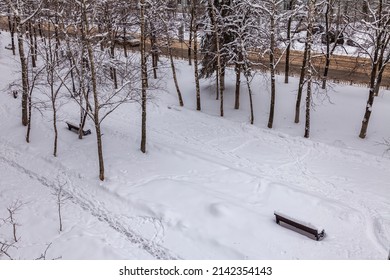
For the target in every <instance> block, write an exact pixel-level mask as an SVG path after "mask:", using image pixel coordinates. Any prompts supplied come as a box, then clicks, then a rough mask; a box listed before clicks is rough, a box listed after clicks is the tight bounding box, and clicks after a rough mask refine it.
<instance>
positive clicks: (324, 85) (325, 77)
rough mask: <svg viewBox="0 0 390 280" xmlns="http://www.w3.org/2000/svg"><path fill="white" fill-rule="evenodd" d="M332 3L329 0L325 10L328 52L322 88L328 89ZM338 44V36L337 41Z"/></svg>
mask: <svg viewBox="0 0 390 280" xmlns="http://www.w3.org/2000/svg"><path fill="white" fill-rule="evenodd" d="M329 14H330V3H329V0H328V1H327V2H326V11H325V36H326V54H325V69H324V76H323V78H322V89H326V80H327V79H328V73H329V66H330V38H329V35H330V34H329V31H330V30H329V29H330V28H329V27H330V22H329V17H330V15H329ZM335 44H337V38H336V42H335Z"/></svg>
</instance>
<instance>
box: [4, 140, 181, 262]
mask: <svg viewBox="0 0 390 280" xmlns="http://www.w3.org/2000/svg"><path fill="white" fill-rule="evenodd" d="M0 144H1V145H2V147H1V149H0V161H1V162H2V163H5V164H7V165H8V166H10V167H13V168H15V169H16V170H18V171H19V172H21V173H23V174H26V175H27V176H29V177H30V178H31V179H33V180H36V181H38V182H39V183H40V184H42V185H43V186H45V187H47V188H49V189H52V190H55V189H56V188H57V187H56V185H57V183H56V182H53V181H51V180H50V179H49V178H48V177H45V176H42V175H39V174H38V173H36V172H34V171H32V170H31V169H29V168H28V167H25V166H22V165H21V164H19V162H21V159H20V156H21V154H20V153H19V152H16V148H15V147H14V148H13V147H12V145H11V144H10V143H7V145H5V144H4V141H0ZM23 156H24V157H26V155H23ZM36 160H37V159H36V158H35V159H34V161H36ZM34 161H31V162H34ZM26 165H27V164H26ZM44 166H45V167H46V169H45V171H46V172H48V173H49V174H50V173H51V174H56V173H58V174H60V176H61V177H62V178H61V179H62V180H63V179H65V180H66V182H67V188H66V189H64V194H65V195H66V196H68V197H70V199H71V201H72V202H73V203H75V204H77V205H79V206H80V207H81V208H82V209H84V210H85V211H87V212H89V213H90V214H91V215H93V216H95V217H97V218H98V219H99V220H100V221H103V222H105V223H107V225H108V226H110V227H111V228H113V229H114V230H116V231H117V232H119V233H120V234H122V235H124V236H126V238H127V239H128V240H129V241H130V242H131V243H133V244H135V245H137V246H138V247H139V248H141V249H143V250H145V251H147V252H148V253H149V254H150V255H151V256H152V257H154V258H156V259H164V260H175V259H180V258H179V257H178V256H176V255H174V254H173V253H172V252H170V251H169V250H168V249H166V248H164V247H162V246H160V245H158V244H157V243H156V242H152V241H150V240H148V239H146V238H144V237H143V236H141V235H139V234H137V233H135V232H134V231H132V230H131V229H130V228H129V227H126V226H125V225H126V224H129V222H128V221H126V220H121V218H120V217H118V216H116V215H115V214H113V213H112V212H111V211H109V210H108V209H107V208H106V207H105V203H104V202H101V201H98V200H94V197H93V196H91V195H88V194H87V193H85V192H83V191H82V188H81V184H76V183H75V182H74V181H75V180H74V179H71V178H70V177H69V176H68V175H66V174H70V173H71V172H72V171H71V170H67V168H66V167H64V166H61V168H60V172H58V170H53V168H51V167H50V165H48V164H47V163H46V164H44ZM30 167H31V166H30ZM64 177H65V178H64ZM73 178H75V176H74V177H73ZM105 195H106V196H107V195H110V194H109V193H107V194H105ZM100 197H104V196H100ZM115 203H118V201H116V202H115ZM122 209H125V208H122ZM142 218H143V220H144V221H145V220H147V221H149V222H152V223H154V222H155V220H154V219H152V218H151V217H142ZM130 219H131V218H130ZM133 219H134V218H133ZM156 231H157V232H158V231H159V230H156ZM157 235H158V234H156V236H155V239H156V240H160V241H161V239H162V237H158V236H157Z"/></svg>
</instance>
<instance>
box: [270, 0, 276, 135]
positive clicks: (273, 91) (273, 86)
mask: <svg viewBox="0 0 390 280" xmlns="http://www.w3.org/2000/svg"><path fill="white" fill-rule="evenodd" d="M274 4H275V3H274ZM275 11H276V7H275V6H273V9H272V14H271V17H270V21H271V42H270V52H269V65H270V72H271V103H270V110H269V118H268V128H272V126H273V123H274V114H275V99H276V83H275V31H276V30H275Z"/></svg>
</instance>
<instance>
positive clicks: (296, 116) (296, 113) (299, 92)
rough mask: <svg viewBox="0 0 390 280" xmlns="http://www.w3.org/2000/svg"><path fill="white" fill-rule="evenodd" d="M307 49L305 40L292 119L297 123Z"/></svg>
mask: <svg viewBox="0 0 390 280" xmlns="http://www.w3.org/2000/svg"><path fill="white" fill-rule="evenodd" d="M307 49H308V46H307V42H306V43H305V50H304V52H303V61H302V68H301V75H300V78H299V85H298V94H297V101H296V103H295V120H294V122H295V123H299V116H300V111H301V100H302V92H303V85H304V83H305V76H306V63H307V62H306V61H307Z"/></svg>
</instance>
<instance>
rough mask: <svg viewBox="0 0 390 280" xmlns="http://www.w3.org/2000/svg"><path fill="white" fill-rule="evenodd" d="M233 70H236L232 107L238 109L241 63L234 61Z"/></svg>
mask: <svg viewBox="0 0 390 280" xmlns="http://www.w3.org/2000/svg"><path fill="white" fill-rule="evenodd" d="M234 71H235V72H236V90H235V100H234V109H236V110H238V109H239V108H240V86H241V65H240V64H239V63H236V66H235V68H234Z"/></svg>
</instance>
